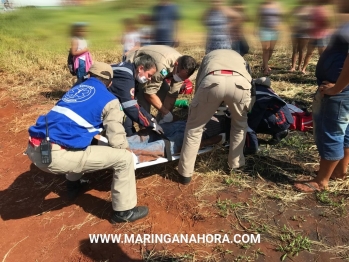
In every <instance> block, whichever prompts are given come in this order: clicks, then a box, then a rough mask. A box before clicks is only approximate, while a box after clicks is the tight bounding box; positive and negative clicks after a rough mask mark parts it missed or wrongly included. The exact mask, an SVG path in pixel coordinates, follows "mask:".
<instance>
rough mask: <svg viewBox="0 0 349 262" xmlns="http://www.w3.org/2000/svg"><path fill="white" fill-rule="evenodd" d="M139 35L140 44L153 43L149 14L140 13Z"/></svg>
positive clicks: (152, 30)
mask: <svg viewBox="0 0 349 262" xmlns="http://www.w3.org/2000/svg"><path fill="white" fill-rule="evenodd" d="M139 20H140V21H139V22H140V25H141V26H140V28H139V35H140V36H139V37H140V44H141V46H147V45H152V44H153V43H154V36H153V34H154V29H153V25H152V21H151V17H150V16H149V15H140V17H139Z"/></svg>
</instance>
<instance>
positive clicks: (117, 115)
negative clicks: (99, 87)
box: [102, 99, 129, 149]
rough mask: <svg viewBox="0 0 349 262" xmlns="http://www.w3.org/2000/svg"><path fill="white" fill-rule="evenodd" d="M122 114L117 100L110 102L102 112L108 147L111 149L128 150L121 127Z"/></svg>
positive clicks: (123, 130)
mask: <svg viewBox="0 0 349 262" xmlns="http://www.w3.org/2000/svg"><path fill="white" fill-rule="evenodd" d="M123 119H124V112H123V111H122V110H121V105H120V102H119V100H118V99H114V100H112V101H110V102H109V103H108V104H107V105H106V106H105V107H104V108H103V111H102V120H103V126H104V128H105V130H106V137H107V139H108V141H109V145H110V146H111V147H113V148H119V149H128V148H129V145H128V142H127V139H126V132H125V128H124V126H123V125H122V123H123Z"/></svg>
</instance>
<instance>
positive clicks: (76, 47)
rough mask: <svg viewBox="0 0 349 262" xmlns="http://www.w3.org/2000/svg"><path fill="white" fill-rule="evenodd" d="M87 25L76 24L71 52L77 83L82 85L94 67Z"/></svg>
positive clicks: (73, 30) (72, 33)
mask: <svg viewBox="0 0 349 262" xmlns="http://www.w3.org/2000/svg"><path fill="white" fill-rule="evenodd" d="M86 26H87V25H86V23H74V24H73V26H72V30H71V37H72V38H71V49H70V52H71V54H72V55H73V57H74V70H75V71H76V76H77V82H76V84H79V83H81V82H82V81H83V80H84V76H85V75H86V74H87V72H88V70H89V69H90V67H91V65H92V58H91V54H90V52H89V51H88V48H87V41H86V39H85V35H86Z"/></svg>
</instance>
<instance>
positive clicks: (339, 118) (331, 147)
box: [313, 90, 349, 161]
mask: <svg viewBox="0 0 349 262" xmlns="http://www.w3.org/2000/svg"><path fill="white" fill-rule="evenodd" d="M313 124H314V139H315V144H316V146H317V148H318V151H319V154H320V156H321V158H322V159H325V160H332V161H334V160H340V159H342V158H343V157H344V148H348V147H349V90H345V91H343V92H342V93H339V94H337V95H334V96H327V95H325V96H324V97H321V95H320V92H316V94H315V97H314V101H313Z"/></svg>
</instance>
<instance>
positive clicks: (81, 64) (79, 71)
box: [76, 59, 86, 84]
mask: <svg viewBox="0 0 349 262" xmlns="http://www.w3.org/2000/svg"><path fill="white" fill-rule="evenodd" d="M85 75H86V62H85V60H82V59H79V67H78V69H77V70H76V76H77V78H78V81H77V82H76V84H80V83H81V82H83V81H84V76H85Z"/></svg>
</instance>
